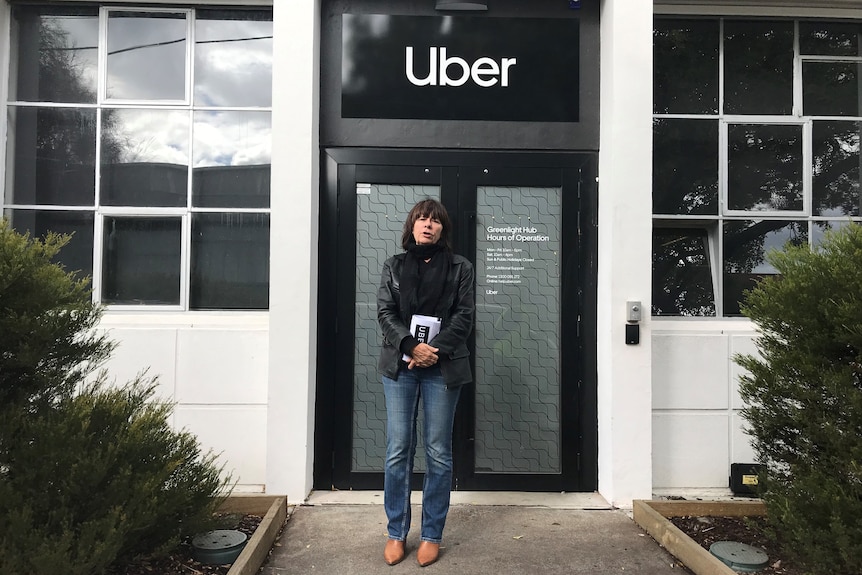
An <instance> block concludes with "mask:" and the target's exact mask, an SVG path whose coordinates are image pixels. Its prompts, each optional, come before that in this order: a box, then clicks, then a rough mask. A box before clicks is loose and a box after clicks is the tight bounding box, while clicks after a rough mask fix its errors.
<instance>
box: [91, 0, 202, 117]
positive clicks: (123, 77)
mask: <svg viewBox="0 0 862 575" xmlns="http://www.w3.org/2000/svg"><path fill="white" fill-rule="evenodd" d="M187 32H188V29H187V27H186V15H185V14H183V13H170V12H125V11H115V12H111V13H110V15H109V17H108V64H107V67H108V70H107V87H106V93H107V96H108V98H111V99H120V100H179V101H183V100H185V99H186V48H187V45H186V34H187Z"/></svg>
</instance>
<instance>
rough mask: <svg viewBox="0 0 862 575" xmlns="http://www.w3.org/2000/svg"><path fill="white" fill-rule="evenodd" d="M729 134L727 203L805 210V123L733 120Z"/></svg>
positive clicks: (741, 207) (747, 207) (740, 206)
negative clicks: (803, 163) (803, 156)
mask: <svg viewBox="0 0 862 575" xmlns="http://www.w3.org/2000/svg"><path fill="white" fill-rule="evenodd" d="M727 134H728V136H727V148H728V150H727V189H728V191H727V204H728V206H727V207H728V208H729V209H731V210H748V211H773V210H785V211H800V210H802V208H803V198H802V126H798V125H776V124H771V125H770V124H731V125H729V126H728V128H727Z"/></svg>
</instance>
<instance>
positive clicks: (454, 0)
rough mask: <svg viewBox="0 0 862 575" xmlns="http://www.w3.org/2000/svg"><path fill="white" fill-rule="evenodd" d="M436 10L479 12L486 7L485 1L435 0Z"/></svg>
mask: <svg viewBox="0 0 862 575" xmlns="http://www.w3.org/2000/svg"><path fill="white" fill-rule="evenodd" d="M436 8H437V10H461V11H474V12H479V11H482V10H487V9H488V3H487V2H465V1H464V0H437V6H436Z"/></svg>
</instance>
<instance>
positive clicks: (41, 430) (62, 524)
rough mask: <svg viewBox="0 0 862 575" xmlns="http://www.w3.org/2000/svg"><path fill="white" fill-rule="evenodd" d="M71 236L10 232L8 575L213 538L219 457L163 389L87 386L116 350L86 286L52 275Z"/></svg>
mask: <svg viewBox="0 0 862 575" xmlns="http://www.w3.org/2000/svg"><path fill="white" fill-rule="evenodd" d="M67 241H68V238H67V237H61V236H55V235H49V236H48V237H47V238H46V239H45V241H44V242H40V241H36V240H31V239H30V238H29V237H26V236H21V235H18V234H16V233H15V232H12V231H11V230H9V229H8V227H7V226H6V224H5V222H0V346H2V347H0V350H2V351H0V518H2V520H0V573H3V574H4V575H7V574H8V575H55V574H58V573H63V574H64V575H77V574H80V575H98V574H101V573H105V572H107V570H108V569H109V567H110V566H112V565H117V564H120V563H122V562H125V561H128V560H131V559H133V558H135V557H137V556H142V555H143V556H152V555H159V554H162V553H166V552H168V551H170V550H172V549H173V548H175V547H176V546H177V544H178V543H179V542H180V540H181V539H182V538H183V537H184V536H187V535H191V534H193V533H195V532H198V531H202V530H206V529H209V528H211V527H212V526H213V525H214V517H213V511H214V509H215V508H216V507H217V506H218V505H219V504H220V503H221V501H222V498H223V497H224V496H225V494H226V493H227V492H228V491H229V489H228V481H229V478H227V477H223V474H222V468H221V467H220V466H218V465H217V464H216V460H215V456H213V455H212V454H210V453H207V454H204V453H202V452H201V449H200V447H199V445H198V442H197V440H196V438H195V437H194V436H193V435H191V434H190V433H187V432H177V431H174V430H173V429H172V428H171V427H170V424H169V418H170V415H171V412H172V409H173V406H172V405H171V404H168V403H164V402H159V401H157V400H156V399H155V397H154V389H155V380H154V379H150V380H144V379H143V378H142V377H141V378H138V379H137V380H135V381H134V382H131V383H129V384H127V385H125V386H122V387H117V386H114V385H109V384H107V383H106V378H107V376H106V374H104V373H102V374H101V375H100V376H99V377H97V378H95V380H92V381H90V382H89V383H88V382H86V381H85V376H88V375H90V374H92V373H93V370H94V369H95V368H96V367H97V366H98V365H99V364H100V363H102V362H103V361H104V360H105V359H106V358H107V357H108V355H109V353H110V351H111V349H112V348H113V343H112V342H110V341H109V340H108V339H107V338H106V337H105V336H104V335H98V334H97V333H96V332H95V330H94V327H95V326H96V324H97V322H98V319H99V317H100V315H101V309H100V308H99V307H98V306H96V305H94V304H93V303H92V301H91V296H90V292H89V290H88V288H87V281H86V280H79V279H77V278H75V277H74V275H72V274H67V273H66V272H65V271H64V270H62V268H60V267H59V266H57V265H55V264H53V263H52V262H51V258H53V256H54V255H56V253H57V250H59V249H60V248H61V247H62V246H63V245H64V244H65V243H66V242H67Z"/></svg>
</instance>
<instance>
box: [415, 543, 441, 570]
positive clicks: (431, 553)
mask: <svg viewBox="0 0 862 575" xmlns="http://www.w3.org/2000/svg"><path fill="white" fill-rule="evenodd" d="M439 557H440V544H439V543H431V542H430V541H423V542H422V543H420V544H419V550H418V551H416V560H417V561H419V566H420V567H427V566H428V565H431V564H432V563H434V562H435V561H437V559H438V558H439Z"/></svg>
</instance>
